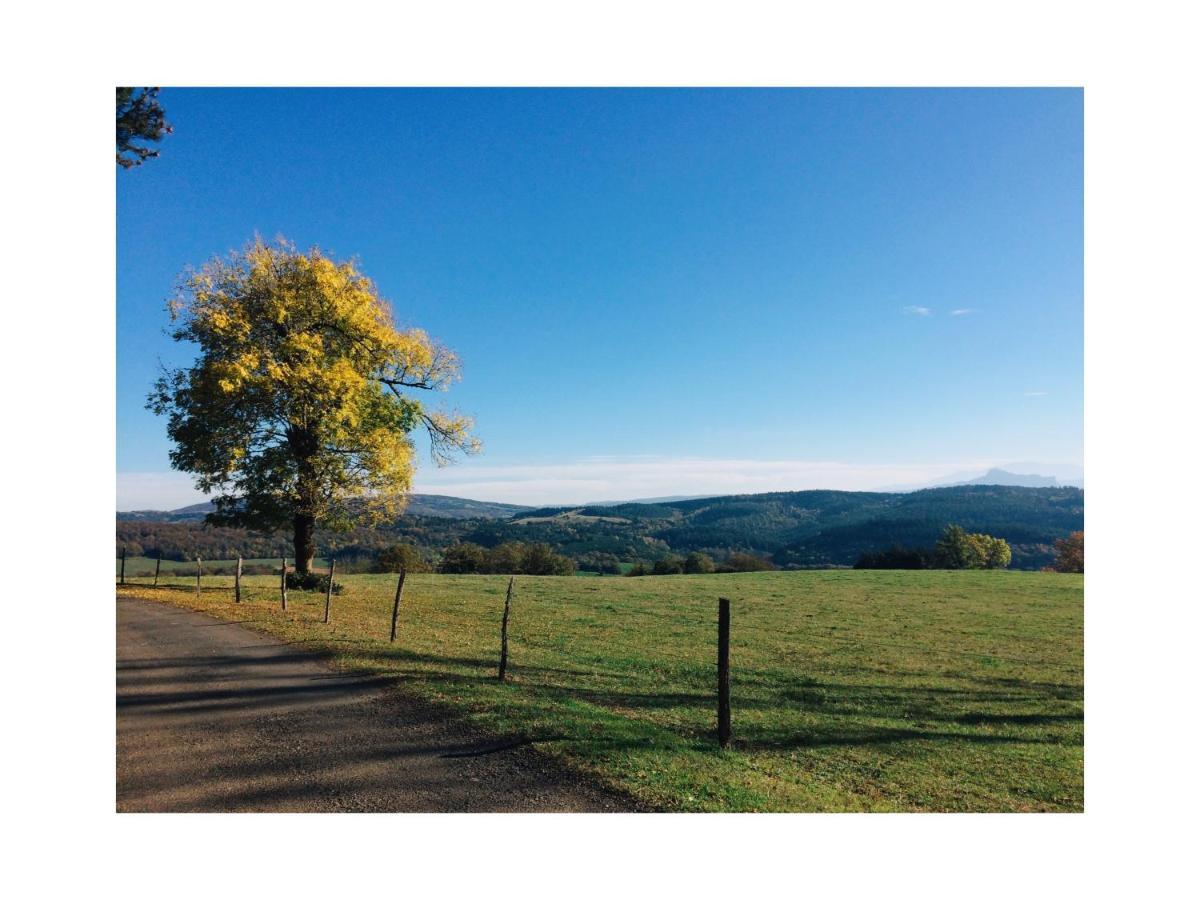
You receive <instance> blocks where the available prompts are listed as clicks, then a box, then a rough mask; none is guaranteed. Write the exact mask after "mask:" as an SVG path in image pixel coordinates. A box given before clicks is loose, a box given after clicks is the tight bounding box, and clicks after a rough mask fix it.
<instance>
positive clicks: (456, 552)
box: [438, 541, 487, 575]
mask: <svg viewBox="0 0 1200 900" xmlns="http://www.w3.org/2000/svg"><path fill="white" fill-rule="evenodd" d="M486 570H487V551H486V550H484V549H483V548H482V547H480V546H479V545H478V544H472V543H470V542H469V541H464V542H463V543H461V544H455V545H454V546H453V547H447V548H446V549H445V550H444V551H442V563H441V565H440V566H438V571H439V572H441V573H442V574H444V575H474V574H475V573H477V572H484V571H486Z"/></svg>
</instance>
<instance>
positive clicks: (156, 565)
mask: <svg viewBox="0 0 1200 900" xmlns="http://www.w3.org/2000/svg"><path fill="white" fill-rule="evenodd" d="M161 566H162V551H161V550H159V551H158V559H156V560H155V561H154V586H155V587H158V570H159V568H160V567H161Z"/></svg>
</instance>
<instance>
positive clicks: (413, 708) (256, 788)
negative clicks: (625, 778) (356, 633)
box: [117, 598, 633, 812]
mask: <svg viewBox="0 0 1200 900" xmlns="http://www.w3.org/2000/svg"><path fill="white" fill-rule="evenodd" d="M512 744H513V741H512V740H508V741H503V740H497V739H495V738H489V737H487V736H483V735H479V734H477V733H473V732H472V731H471V730H470V729H469V728H468V727H466V726H465V725H464V724H463V723H461V721H457V720H456V719H455V717H454V714H453V713H448V712H446V711H445V710H442V709H439V708H436V707H433V706H431V705H429V704H427V703H424V702H422V701H419V700H417V699H414V698H412V697H410V696H408V695H407V694H405V693H404V692H403V689H402V686H401V687H397V686H396V685H395V683H394V682H393V683H385V682H382V681H380V680H378V679H373V678H370V677H364V676H360V675H353V674H345V673H339V672H337V671H335V670H333V669H331V668H329V667H328V666H327V665H325V664H324V663H323V662H322V661H321V660H320V659H319V658H317V657H315V656H313V655H311V654H308V653H305V652H302V651H300V650H297V649H296V648H295V647H291V646H288V645H286V644H282V643H280V642H279V641H277V640H274V639H273V638H269V637H266V636H263V635H260V634H256V633H254V632H251V631H248V630H247V629H245V628H242V627H240V626H238V625H235V624H231V623H228V622H222V621H220V620H218V619H213V618H211V617H209V616H205V615H202V614H200V613H195V612H189V611H187V610H181V609H177V608H175V607H172V606H167V605H164V604H159V603H153V602H150V601H145V600H134V599H127V598H118V599H117V810H118V811H119V812H188V811H191V812H224V811H229V812H234V811H238V812H243V811H244V812H251V811H259V812H620V811H628V810H631V809H632V808H633V807H632V806H631V805H630V802H629V801H628V800H626V799H624V798H623V797H621V796H619V795H616V794H610V793H608V792H606V791H605V790H603V789H602V788H600V787H598V786H595V785H592V784H590V783H587V782H585V781H584V780H582V779H581V778H580V777H578V776H575V775H572V774H571V773H569V772H567V771H565V770H563V769H562V768H561V767H559V766H557V765H555V764H554V763H552V762H550V761H549V760H547V759H546V758H545V757H543V756H541V755H540V754H538V753H537V752H536V750H535V749H533V748H532V747H530V746H515V747H514V746H512Z"/></svg>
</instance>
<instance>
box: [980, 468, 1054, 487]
mask: <svg viewBox="0 0 1200 900" xmlns="http://www.w3.org/2000/svg"><path fill="white" fill-rule="evenodd" d="M958 484H1002V485H1005V486H1007V487H1058V486H1059V484H1058V479H1057V478H1055V477H1054V476H1053V475H1022V474H1019V473H1017V472H1009V471H1008V470H1007V469H995V468H992V469H988V470H987V471H986V472H984V473H983V474H982V475H980V476H979V477H978V478H972V479H970V480H969V481H960V482H958Z"/></svg>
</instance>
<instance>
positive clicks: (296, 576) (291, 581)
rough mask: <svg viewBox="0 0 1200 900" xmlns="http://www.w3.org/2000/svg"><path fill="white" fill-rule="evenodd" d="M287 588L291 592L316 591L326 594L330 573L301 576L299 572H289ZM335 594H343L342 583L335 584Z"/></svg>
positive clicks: (313, 573)
mask: <svg viewBox="0 0 1200 900" xmlns="http://www.w3.org/2000/svg"><path fill="white" fill-rule="evenodd" d="M287 586H288V590H289V591H314V592H316V593H319V594H324V593H325V592H326V591H327V590H328V589H329V573H328V572H326V573H325V574H324V575H322V574H320V573H319V572H309V573H307V574H305V575H301V574H300V573H299V572H288V573H287ZM333 592H334V593H335V594H340V593H341V592H342V585H341V583H340V582H337V581H335V582H334V583H333Z"/></svg>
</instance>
